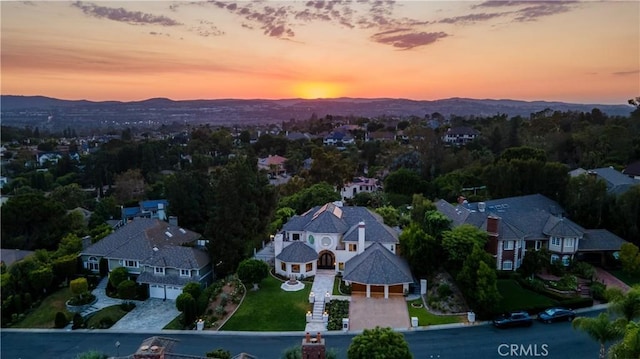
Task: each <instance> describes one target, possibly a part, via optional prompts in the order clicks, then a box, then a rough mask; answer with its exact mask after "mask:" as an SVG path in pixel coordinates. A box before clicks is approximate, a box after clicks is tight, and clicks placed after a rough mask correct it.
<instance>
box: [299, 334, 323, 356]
mask: <svg viewBox="0 0 640 359" xmlns="http://www.w3.org/2000/svg"><path fill="white" fill-rule="evenodd" d="M326 357H327V356H326V350H325V344H324V338H322V335H321V334H320V333H318V334H317V336H316V337H315V338H311V336H310V335H309V333H307V334H306V336H305V338H304V339H302V359H326Z"/></svg>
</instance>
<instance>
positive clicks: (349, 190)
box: [340, 177, 380, 200]
mask: <svg viewBox="0 0 640 359" xmlns="http://www.w3.org/2000/svg"><path fill="white" fill-rule="evenodd" d="M379 189H380V186H379V184H378V180H376V179H375V178H367V177H357V178H354V179H353V180H352V181H351V182H348V183H345V184H344V187H342V189H341V190H340V195H341V196H342V199H343V200H347V199H350V198H353V197H355V195H356V194H358V193H361V192H368V193H371V192H375V191H377V190H379Z"/></svg>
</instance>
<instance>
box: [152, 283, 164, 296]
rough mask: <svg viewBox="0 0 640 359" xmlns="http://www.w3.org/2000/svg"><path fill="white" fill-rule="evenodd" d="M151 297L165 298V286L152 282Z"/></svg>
mask: <svg viewBox="0 0 640 359" xmlns="http://www.w3.org/2000/svg"><path fill="white" fill-rule="evenodd" d="M149 297H151V298H160V299H164V286H163V285H158V284H150V285H149Z"/></svg>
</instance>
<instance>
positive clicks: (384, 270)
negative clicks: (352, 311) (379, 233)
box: [343, 243, 413, 285]
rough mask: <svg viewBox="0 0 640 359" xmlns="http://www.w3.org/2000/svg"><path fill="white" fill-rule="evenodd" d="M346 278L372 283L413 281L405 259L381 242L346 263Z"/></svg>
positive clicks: (383, 283) (362, 282) (387, 283)
mask: <svg viewBox="0 0 640 359" xmlns="http://www.w3.org/2000/svg"><path fill="white" fill-rule="evenodd" d="M344 269H345V270H344V277H343V278H344V280H346V281H350V282H354V283H360V284H371V285H385V284H386V285H395V284H404V283H412V282H413V276H412V275H411V270H410V269H409V265H408V264H407V262H406V261H405V260H403V259H402V258H400V257H398V256H396V255H395V254H393V253H391V251H389V250H388V249H387V248H385V247H384V246H383V245H382V244H381V243H373V244H372V245H370V246H369V247H367V248H366V249H365V250H364V252H363V253H361V254H358V255H357V256H355V257H353V258H351V259H350V260H349V261H347V262H346V263H345V268H344Z"/></svg>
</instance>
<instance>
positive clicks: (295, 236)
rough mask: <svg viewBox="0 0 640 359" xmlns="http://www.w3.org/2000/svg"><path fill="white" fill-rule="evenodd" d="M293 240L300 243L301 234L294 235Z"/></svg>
mask: <svg viewBox="0 0 640 359" xmlns="http://www.w3.org/2000/svg"><path fill="white" fill-rule="evenodd" d="M293 240H294V241H299V240H300V233H294V234H293Z"/></svg>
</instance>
